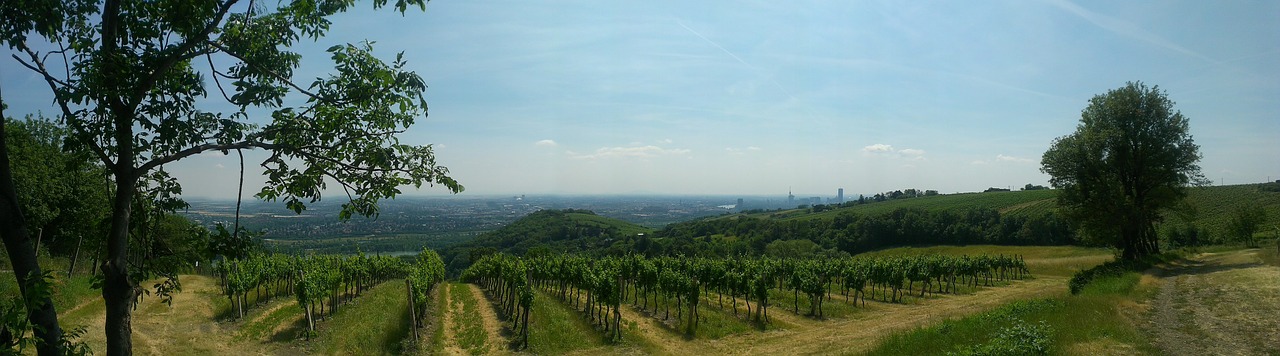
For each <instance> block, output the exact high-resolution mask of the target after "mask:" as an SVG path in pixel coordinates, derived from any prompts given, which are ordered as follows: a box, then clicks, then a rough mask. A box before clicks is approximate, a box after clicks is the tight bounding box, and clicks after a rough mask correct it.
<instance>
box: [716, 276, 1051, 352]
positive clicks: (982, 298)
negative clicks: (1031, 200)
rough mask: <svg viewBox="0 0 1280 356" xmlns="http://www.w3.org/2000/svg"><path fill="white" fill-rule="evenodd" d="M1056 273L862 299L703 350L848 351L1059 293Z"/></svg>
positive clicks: (737, 336)
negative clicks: (846, 312)
mask: <svg viewBox="0 0 1280 356" xmlns="http://www.w3.org/2000/svg"><path fill="white" fill-rule="evenodd" d="M1065 290H1066V280H1065V279H1062V278H1041V279H1035V280H1030V281H1020V282H1014V283H1013V284H1012V285H1008V286H1002V287H988V288H984V289H982V290H980V291H978V292H976V293H974V294H968V295H958V296H944V297H941V298H937V299H930V300H928V301H925V302H923V303H919V304H884V303H877V304H876V305H873V304H872V303H868V304H867V306H868V309H870V310H868V311H867V312H866V313H862V314H858V315H855V316H852V317H849V318H844V319H836V320H828V321H823V322H819V323H801V324H798V325H796V326H795V327H793V328H790V329H785V330H777V331H771V332H766V333H763V334H754V335H752V334H747V335H734V336H730V337H726V338H724V339H722V340H711V341H710V342H708V343H706V344H705V345H706V346H707V347H708V350H706V351H704V352H703V353H715V354H790V355H799V354H854V353H859V352H865V351H867V350H869V349H870V348H872V347H874V346H875V344H876V342H877V341H878V340H879V338H881V337H883V336H885V335H888V334H890V333H892V332H896V331H902V330H908V329H911V328H915V327H918V326H921V325H926V324H932V323H936V322H939V321H941V320H944V319H947V318H955V317H960V316H965V315H970V314H975V313H979V312H982V311H986V310H990V309H992V308H995V307H998V306H1000V305H1003V304H1005V303H1008V302H1010V301H1013V300H1019V299H1029V298H1036V297H1045V296H1049V295H1055V294H1061V293H1063V292H1064V291H1065Z"/></svg>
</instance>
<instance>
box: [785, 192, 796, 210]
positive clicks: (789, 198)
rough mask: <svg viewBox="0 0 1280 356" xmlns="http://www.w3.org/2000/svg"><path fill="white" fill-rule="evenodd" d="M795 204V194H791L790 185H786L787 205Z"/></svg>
mask: <svg viewBox="0 0 1280 356" xmlns="http://www.w3.org/2000/svg"><path fill="white" fill-rule="evenodd" d="M795 205H796V195H795V194H791V187H787V207H788V208H790V207H793V206H795Z"/></svg>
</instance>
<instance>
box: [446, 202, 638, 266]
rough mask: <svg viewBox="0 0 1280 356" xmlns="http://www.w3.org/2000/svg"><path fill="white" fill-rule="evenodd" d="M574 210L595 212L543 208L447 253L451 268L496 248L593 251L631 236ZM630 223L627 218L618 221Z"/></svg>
mask: <svg viewBox="0 0 1280 356" xmlns="http://www.w3.org/2000/svg"><path fill="white" fill-rule="evenodd" d="M570 214H585V215H593V216H594V215H595V213H594V212H592V211H590V210H582V209H565V210H541V211H536V212H533V213H530V214H529V215H527V216H525V217H523V218H521V219H520V220H517V221H515V222H512V223H511V224H507V225H506V226H503V227H502V228H500V229H498V230H494V231H491V232H488V233H484V234H482V235H480V236H478V237H476V239H475V240H472V241H469V242H466V243H462V244H459V245H457V246H454V247H452V248H449V249H448V250H445V251H444V253H443V257H444V260H445V261H446V262H447V263H448V269H449V271H450V272H451V273H452V274H454V275H456V274H457V273H458V272H461V271H462V270H463V269H465V268H466V267H467V266H468V265H470V264H471V262H473V261H478V260H479V258H480V257H482V256H484V255H488V254H491V253H494V252H505V253H510V254H514V255H526V254H530V253H531V252H532V254H535V255H536V254H546V253H591V252H594V251H603V250H607V249H609V248H610V247H611V246H612V245H613V244H614V243H616V242H618V241H625V240H627V239H629V238H634V237H635V236H634V235H632V236H628V235H630V234H627V233H625V232H623V231H622V229H619V228H618V227H617V226H610V225H604V224H599V223H595V222H591V221H584V220H582V219H574V218H573V217H572V216H570ZM618 222H619V223H623V224H626V223H625V222H622V221H618Z"/></svg>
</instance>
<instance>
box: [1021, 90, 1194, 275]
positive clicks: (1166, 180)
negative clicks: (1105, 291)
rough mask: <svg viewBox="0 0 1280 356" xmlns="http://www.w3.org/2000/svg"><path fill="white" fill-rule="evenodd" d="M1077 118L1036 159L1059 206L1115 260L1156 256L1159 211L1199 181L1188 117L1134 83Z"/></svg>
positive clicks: (1162, 94) (1099, 97) (1094, 101)
mask: <svg viewBox="0 0 1280 356" xmlns="http://www.w3.org/2000/svg"><path fill="white" fill-rule="evenodd" d="M1080 116H1081V117H1080V124H1079V125H1078V126H1077V127H1076V132H1075V133H1072V134H1070V135H1067V136H1063V137H1059V138H1057V139H1055V140H1054V141H1053V144H1052V145H1051V147H1050V148H1049V150H1048V151H1047V152H1045V153H1044V157H1043V159H1042V160H1041V165H1042V167H1041V168H1040V170H1041V171H1042V172H1044V173H1046V174H1049V176H1050V177H1051V178H1050V180H1049V183H1050V184H1052V185H1053V187H1054V188H1057V189H1060V192H1059V193H1058V206H1059V207H1060V208H1061V209H1062V210H1063V212H1064V213H1065V215H1066V216H1068V217H1069V218H1070V219H1072V220H1073V221H1075V222H1076V223H1078V224H1079V226H1080V227H1081V229H1082V230H1083V231H1084V233H1085V235H1086V236H1088V237H1090V238H1094V239H1098V240H1101V241H1104V242H1106V243H1109V244H1111V245H1112V246H1115V247H1117V248H1119V249H1120V250H1121V256H1122V258H1125V259H1136V258H1140V257H1142V256H1146V255H1150V254H1154V253H1159V251H1160V245H1159V239H1158V238H1157V236H1156V230H1155V223H1156V222H1157V221H1159V220H1160V219H1161V213H1162V211H1163V210H1166V209H1168V208H1171V207H1173V206H1174V205H1175V204H1177V203H1178V201H1180V200H1181V199H1182V198H1184V197H1185V196H1186V194H1187V188H1188V187H1189V186H1191V185H1197V184H1203V182H1204V176H1203V175H1202V174H1201V173H1200V166H1199V165H1198V164H1197V162H1199V160H1200V153H1199V151H1200V147H1199V146H1198V145H1196V144H1195V141H1194V140H1192V138H1191V133H1190V132H1188V125H1187V121H1188V120H1187V118H1186V117H1185V116H1183V115H1182V113H1181V112H1178V111H1175V110H1174V109H1173V101H1170V100H1169V98H1168V97H1167V96H1166V94H1165V92H1163V91H1160V89H1159V87H1154V86H1153V87H1147V86H1146V85H1145V84H1142V83H1141V82H1137V83H1134V82H1130V83H1126V84H1125V86H1124V87H1122V88H1119V89H1114V90H1110V91H1108V92H1107V93H1106V94H1103V95H1097V96H1094V97H1093V99H1092V100H1090V101H1089V106H1088V107H1086V108H1085V109H1084V111H1083V112H1082V113H1081V115H1080Z"/></svg>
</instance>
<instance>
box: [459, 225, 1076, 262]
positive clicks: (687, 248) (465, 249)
mask: <svg viewBox="0 0 1280 356" xmlns="http://www.w3.org/2000/svg"><path fill="white" fill-rule="evenodd" d="M1079 242H1080V241H1079V239H1078V238H1077V236H1076V234H1075V232H1074V230H1073V229H1072V227H1071V226H1070V225H1069V224H1068V223H1067V222H1066V221H1065V220H1064V219H1062V218H1060V217H1059V216H1057V215H1055V214H1053V213H1051V212H1049V213H1044V214H1039V215H1030V216H1026V215H1007V216H1002V215H1001V214H1000V212H999V211H997V210H995V209H989V208H970V209H953V210H939V211H935V210H927V209H922V208H899V209H896V210H893V211H890V212H886V213H880V214H859V213H855V212H852V211H842V212H840V213H838V214H836V215H835V216H834V217H833V218H831V219H795V220H783V219H769V218H752V217H745V216H737V217H728V218H725V217H721V218H704V219H700V220H694V221H688V222H682V223H675V224H671V225H667V226H666V227H664V228H663V229H661V230H658V231H654V232H653V233H650V234H643V235H633V234H624V233H621V232H619V231H618V230H617V229H616V228H603V227H600V226H596V225H588V224H583V223H581V222H577V221H574V219H571V218H570V217H569V216H567V215H566V213H565V212H563V211H553V210H544V211H539V212H536V213H533V214H530V215H529V216H527V217H525V218H524V219H521V220H518V221H516V222H514V223H512V224H510V225H508V226H506V227H504V228H502V229H499V230H497V231H494V232H492V233H489V234H486V235H484V236H482V237H480V238H477V239H476V240H475V241H472V242H470V243H467V244H463V245H459V246H456V247H454V248H451V249H449V250H448V251H446V252H445V253H444V258H445V261H447V264H448V271H449V273H450V274H451V275H457V274H458V273H460V272H461V271H462V270H463V269H466V267H467V266H469V265H471V263H472V262H474V261H479V260H480V259H481V258H483V257H484V256H486V255H490V254H493V253H499V252H501V253H508V254H513V255H523V256H533V257H536V256H542V255H549V254H559V253H574V254H582V255H587V256H624V255H627V254H640V255H643V256H647V257H658V256H698V257H731V256H771V257H778V258H823V257H842V256H848V255H853V254H857V253H861V252H867V251H872V250H878V249H883V248H887V247H895V246H909V245H937V244H945V245H970V244H995V245H1066V244H1076V243H1079Z"/></svg>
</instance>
